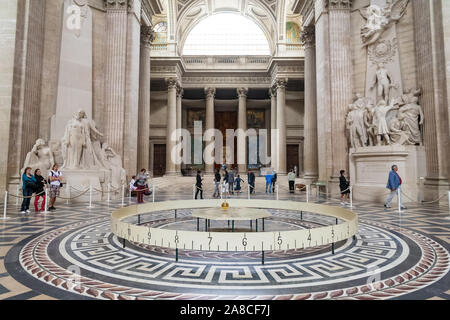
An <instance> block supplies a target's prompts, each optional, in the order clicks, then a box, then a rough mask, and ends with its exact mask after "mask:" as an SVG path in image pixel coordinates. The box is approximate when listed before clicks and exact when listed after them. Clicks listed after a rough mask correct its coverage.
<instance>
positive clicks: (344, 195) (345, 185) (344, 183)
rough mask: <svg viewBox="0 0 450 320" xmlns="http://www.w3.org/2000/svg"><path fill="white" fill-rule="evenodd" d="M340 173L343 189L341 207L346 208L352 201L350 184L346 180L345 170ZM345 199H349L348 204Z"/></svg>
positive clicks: (340, 186) (341, 187)
mask: <svg viewBox="0 0 450 320" xmlns="http://www.w3.org/2000/svg"><path fill="white" fill-rule="evenodd" d="M340 173H341V175H340V177H339V188H340V189H341V205H343V206H345V205H346V204H348V201H349V199H350V183H348V181H347V178H345V170H341V172H340ZM345 199H347V202H345Z"/></svg>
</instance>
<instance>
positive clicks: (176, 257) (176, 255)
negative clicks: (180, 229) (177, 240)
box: [175, 248, 178, 262]
mask: <svg viewBox="0 0 450 320" xmlns="http://www.w3.org/2000/svg"><path fill="white" fill-rule="evenodd" d="M175 261H176V262H178V248H176V249H175Z"/></svg>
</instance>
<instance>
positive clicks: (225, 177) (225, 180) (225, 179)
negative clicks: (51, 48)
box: [223, 171, 230, 183]
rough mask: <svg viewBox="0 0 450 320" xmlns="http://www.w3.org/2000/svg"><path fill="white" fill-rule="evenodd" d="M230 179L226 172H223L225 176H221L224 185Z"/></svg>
mask: <svg viewBox="0 0 450 320" xmlns="http://www.w3.org/2000/svg"><path fill="white" fill-rule="evenodd" d="M229 179H230V175H229V174H228V172H227V171H225V174H224V175H223V182H224V183H229V182H228V180H229Z"/></svg>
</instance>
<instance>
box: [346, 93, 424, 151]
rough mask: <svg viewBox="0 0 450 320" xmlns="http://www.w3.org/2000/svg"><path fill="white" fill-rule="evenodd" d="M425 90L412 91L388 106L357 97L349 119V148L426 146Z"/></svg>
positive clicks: (360, 95)
mask: <svg viewBox="0 0 450 320" xmlns="http://www.w3.org/2000/svg"><path fill="white" fill-rule="evenodd" d="M420 94H421V90H412V89H409V90H408V91H407V92H406V93H404V94H403V95H402V96H400V97H395V98H393V99H391V102H390V103H387V102H386V101H385V100H384V99H380V100H379V101H378V103H377V104H376V106H375V104H374V102H373V100H372V99H371V98H367V97H363V96H362V94H357V95H356V100H355V102H354V103H352V104H351V105H350V107H349V112H348V114H347V118H346V125H347V130H348V139H349V144H350V145H351V147H352V148H359V147H366V146H369V147H371V146H381V145H383V144H385V145H391V144H399V145H422V141H423V140H422V130H421V128H422V125H423V121H424V113H423V110H422V107H421V106H420V105H419V96H420Z"/></svg>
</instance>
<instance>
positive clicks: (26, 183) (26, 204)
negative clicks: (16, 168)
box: [20, 167, 36, 214]
mask: <svg viewBox="0 0 450 320" xmlns="http://www.w3.org/2000/svg"><path fill="white" fill-rule="evenodd" d="M35 189H36V179H35V178H34V177H33V175H32V174H31V168H30V167H27V168H26V169H25V171H24V173H23V175H22V193H23V197H24V198H23V201H22V206H21V208H20V213H21V214H25V213H30V202H31V197H32V196H33V192H34V190H35Z"/></svg>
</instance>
